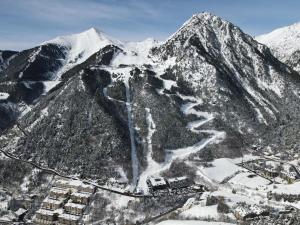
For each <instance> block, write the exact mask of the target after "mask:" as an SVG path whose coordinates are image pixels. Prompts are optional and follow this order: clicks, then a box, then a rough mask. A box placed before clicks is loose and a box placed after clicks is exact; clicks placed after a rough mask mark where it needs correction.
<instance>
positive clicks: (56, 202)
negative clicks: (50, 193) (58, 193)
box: [43, 197, 63, 205]
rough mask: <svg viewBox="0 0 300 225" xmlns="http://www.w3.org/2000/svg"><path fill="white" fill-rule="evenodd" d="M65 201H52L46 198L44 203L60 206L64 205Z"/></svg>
mask: <svg viewBox="0 0 300 225" xmlns="http://www.w3.org/2000/svg"><path fill="white" fill-rule="evenodd" d="M62 202H63V200H55V199H52V198H48V197H47V198H45V199H44V201H43V203H50V204H55V205H60V204H62Z"/></svg>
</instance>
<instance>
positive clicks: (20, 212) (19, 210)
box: [15, 208, 27, 216]
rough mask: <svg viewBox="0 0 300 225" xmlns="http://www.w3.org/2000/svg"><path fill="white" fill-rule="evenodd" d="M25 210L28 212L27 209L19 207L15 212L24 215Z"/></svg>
mask: <svg viewBox="0 0 300 225" xmlns="http://www.w3.org/2000/svg"><path fill="white" fill-rule="evenodd" d="M25 212H27V210H26V209H23V208H19V209H18V210H17V211H16V212H15V214H16V215H17V216H21V215H22V214H23V213H25Z"/></svg>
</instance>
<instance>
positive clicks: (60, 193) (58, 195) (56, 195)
mask: <svg viewBox="0 0 300 225" xmlns="http://www.w3.org/2000/svg"><path fill="white" fill-rule="evenodd" d="M69 194H70V190H69V189H60V188H52V189H51V190H50V192H49V197H50V198H52V199H64V198H67V197H68V195H69Z"/></svg>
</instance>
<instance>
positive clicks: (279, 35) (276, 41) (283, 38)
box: [256, 23, 300, 72]
mask: <svg viewBox="0 0 300 225" xmlns="http://www.w3.org/2000/svg"><path fill="white" fill-rule="evenodd" d="M256 40H257V41H258V42H260V43H262V44H265V45H267V46H268V47H269V48H270V49H271V50H272V52H273V53H274V55H275V56H277V57H278V59H280V60H281V61H282V62H284V63H286V64H288V65H289V66H291V67H292V68H293V69H294V70H296V71H298V72H299V71H300V51H299V49H300V44H299V43H300V23H295V24H293V25H291V26H287V27H282V28H279V29H276V30H274V31H272V32H271V33H268V34H264V35H261V36H258V37H256Z"/></svg>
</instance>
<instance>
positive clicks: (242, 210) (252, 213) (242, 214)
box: [234, 205, 269, 221]
mask: <svg viewBox="0 0 300 225" xmlns="http://www.w3.org/2000/svg"><path fill="white" fill-rule="evenodd" d="M268 215H269V212H268V211H267V210H265V209H263V208H261V207H259V206H258V205H251V206H249V205H239V206H238V207H237V208H236V209H235V210H234V216H235V217H236V219H237V220H243V221H246V220H252V219H254V218H256V217H258V216H268Z"/></svg>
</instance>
